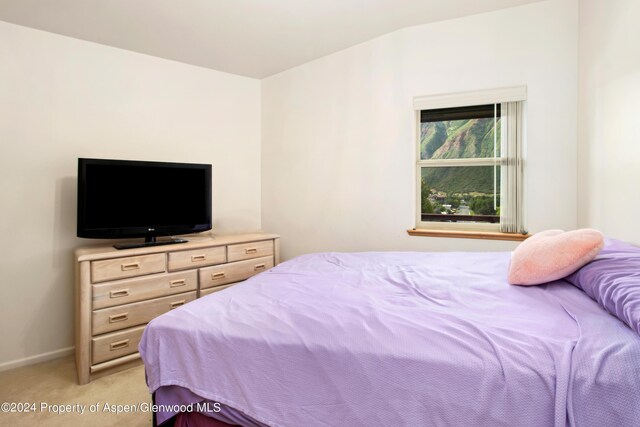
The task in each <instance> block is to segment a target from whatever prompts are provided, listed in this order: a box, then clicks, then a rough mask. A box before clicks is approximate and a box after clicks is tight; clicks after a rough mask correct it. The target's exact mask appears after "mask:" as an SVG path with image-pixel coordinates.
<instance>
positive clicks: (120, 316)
mask: <svg viewBox="0 0 640 427" xmlns="http://www.w3.org/2000/svg"><path fill="white" fill-rule="evenodd" d="M127 319H129V313H122V314H114V315H113V316H109V323H116V322H124V321H125V320H127Z"/></svg>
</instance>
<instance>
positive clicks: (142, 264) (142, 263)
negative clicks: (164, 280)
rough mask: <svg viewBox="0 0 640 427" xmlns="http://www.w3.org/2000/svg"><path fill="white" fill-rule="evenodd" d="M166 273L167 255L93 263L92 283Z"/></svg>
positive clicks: (141, 256)
mask: <svg viewBox="0 0 640 427" xmlns="http://www.w3.org/2000/svg"><path fill="white" fill-rule="evenodd" d="M164 271H165V255H164V254H151V255H140V256H132V257H126V258H113V259H106V260H103V261H91V281H92V282H93V283H99V282H106V281H109V280H116V279H124V278H126V277H135V276H143V275H145V274H153V273H162V272H164Z"/></svg>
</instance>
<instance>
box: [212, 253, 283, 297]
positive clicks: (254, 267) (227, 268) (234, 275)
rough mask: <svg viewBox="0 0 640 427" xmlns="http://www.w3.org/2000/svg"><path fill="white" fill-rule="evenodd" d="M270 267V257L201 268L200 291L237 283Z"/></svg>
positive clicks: (271, 265) (271, 258) (271, 261)
mask: <svg viewBox="0 0 640 427" xmlns="http://www.w3.org/2000/svg"><path fill="white" fill-rule="evenodd" d="M271 267H273V257H272V256H269V257H262V258H256V259H249V260H246V261H238V262H231V263H229V264H224V265H216V266H215V267H208V268H201V269H200V273H199V274H200V289H206V288H211V287H214V286H220V285H226V284H227V283H233V282H239V281H241V280H244V279H248V278H249V277H251V276H253V275H256V274H258V273H260V272H262V271H265V270H268V269H270V268H271Z"/></svg>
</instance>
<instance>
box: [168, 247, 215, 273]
mask: <svg viewBox="0 0 640 427" xmlns="http://www.w3.org/2000/svg"><path fill="white" fill-rule="evenodd" d="M224 262H227V252H226V249H225V247H224V246H216V247H213V248H202V249H194V250H191V251H177V252H169V271H176V270H184V269H187V268H197V267H205V266H207V265H215V264H222V263H224Z"/></svg>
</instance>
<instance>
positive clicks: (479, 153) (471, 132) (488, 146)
mask: <svg viewBox="0 0 640 427" xmlns="http://www.w3.org/2000/svg"><path fill="white" fill-rule="evenodd" d="M495 131H496V129H495V126H494V120H493V118H490V119H468V120H452V121H446V122H432V123H423V124H422V128H421V139H420V154H421V156H420V158H421V159H425V160H426V159H460V158H466V159H468V158H479V157H489V158H491V157H493V155H494V154H493V151H494V150H493V147H494V140H493V137H494V132H495ZM497 132H498V144H497V146H498V153H497V155H498V156H499V155H500V153H499V147H500V141H499V135H500V121H499V120H498V123H497ZM498 173H499V170H498ZM493 174H494V171H493V167H492V166H486V167H446V168H427V169H423V172H422V177H423V178H424V180H425V183H426V185H427V186H428V187H429V188H432V189H435V190H437V191H442V192H445V193H448V194H449V193H470V192H478V193H486V194H493V182H494V177H493ZM498 181H500V180H499V179H498Z"/></svg>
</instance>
